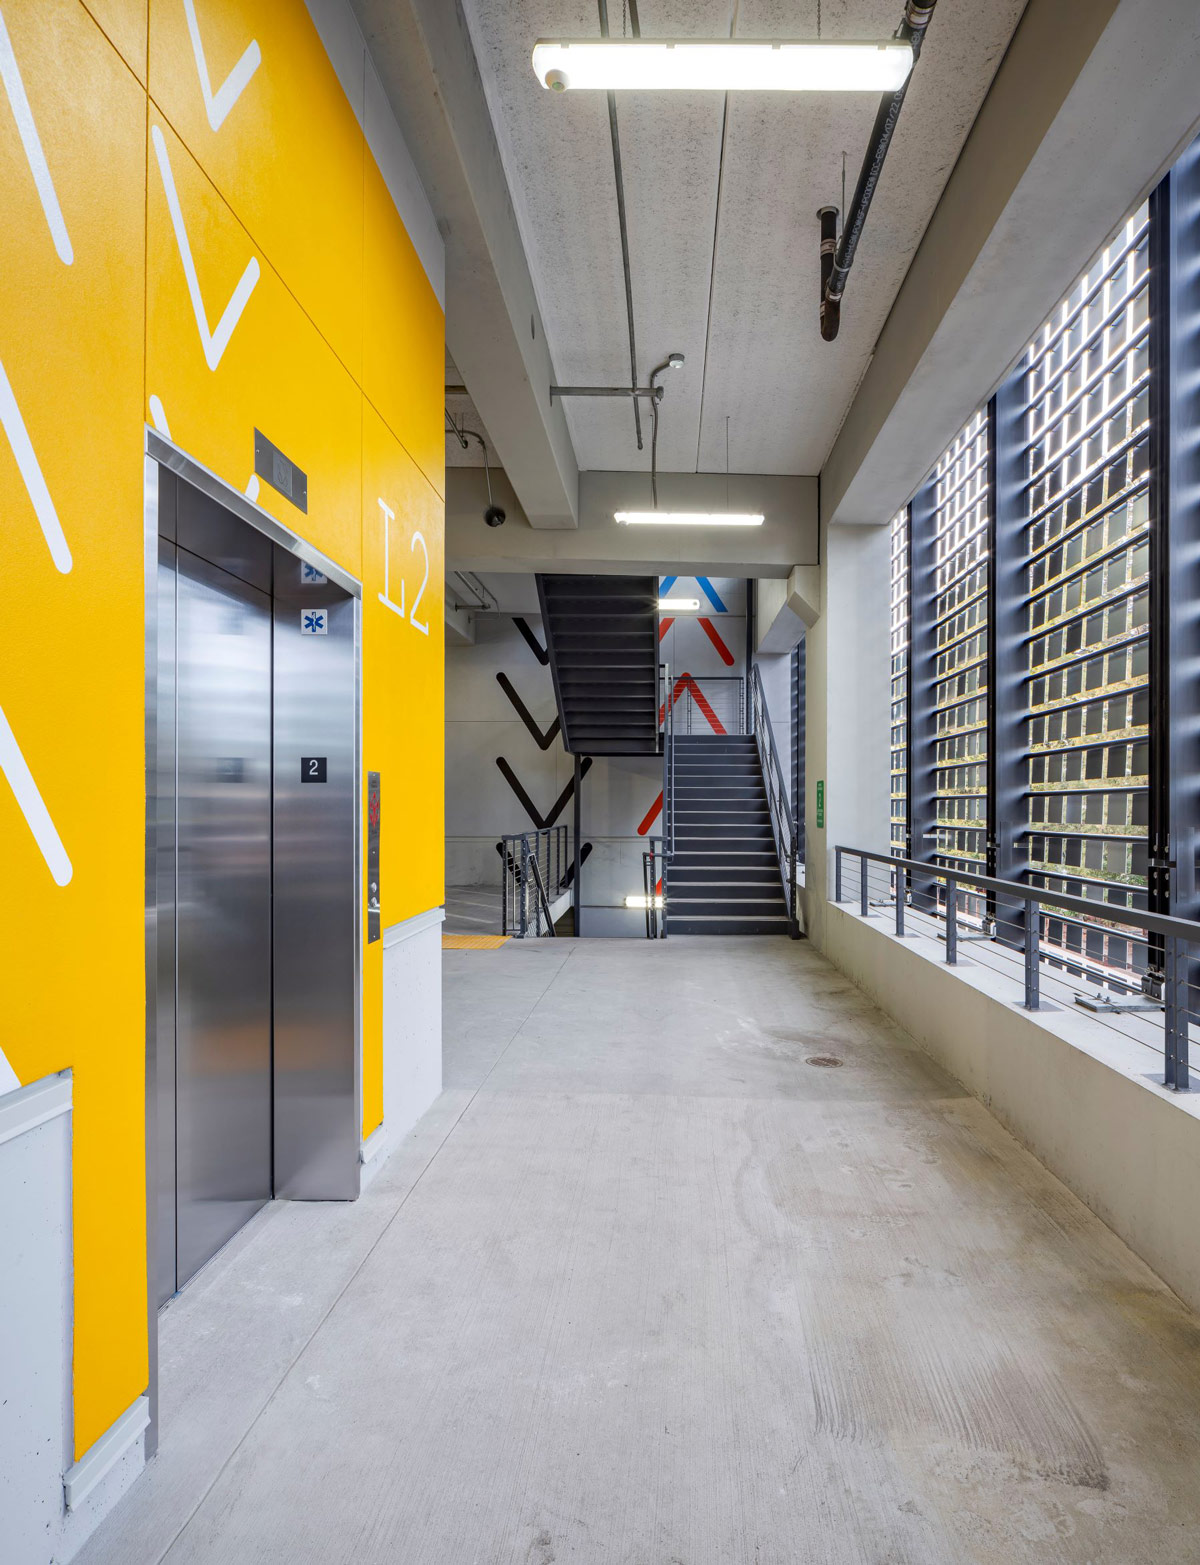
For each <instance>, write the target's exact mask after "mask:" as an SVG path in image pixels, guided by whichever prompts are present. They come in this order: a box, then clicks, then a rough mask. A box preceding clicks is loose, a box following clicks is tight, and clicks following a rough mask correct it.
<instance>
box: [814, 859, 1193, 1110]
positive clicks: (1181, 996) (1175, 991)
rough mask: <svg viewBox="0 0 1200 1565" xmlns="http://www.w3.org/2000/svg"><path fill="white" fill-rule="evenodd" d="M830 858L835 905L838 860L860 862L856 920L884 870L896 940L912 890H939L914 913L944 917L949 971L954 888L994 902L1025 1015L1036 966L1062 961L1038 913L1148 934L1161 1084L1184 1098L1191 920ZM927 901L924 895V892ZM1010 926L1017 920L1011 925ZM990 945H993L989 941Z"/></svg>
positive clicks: (973, 878) (1036, 984) (983, 880)
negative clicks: (1007, 916)
mask: <svg viewBox="0 0 1200 1565" xmlns="http://www.w3.org/2000/svg"><path fill="white" fill-rule="evenodd" d="M833 854H834V887H833V900H834V901H835V902H841V901H842V900H843V898H842V881H843V867H842V866H843V860H844V858H845V857H846V855H849V856H850V857H852V858H857V859H858V862H859V887H858V903H859V913H860V914H861V916H862V917H863V918H869V917H870V916H871V908H870V891H869V886H868V871H869V866H870V865H871V864H883V865H886V867H887V869H888V871H889V873H890V874H891V875H892V876H893V877H894V880H895V909H896V915H895V916H896V934H897V935H899V936H903V934H904V915H905V911H906V909H907V908H908V907H910V906H915V905H916V904H914V903H913V902H912V900H911V899H912V895H913V882H914V881H916V882H918V883H920V884H921V885H924V886H927V887H929V888H933V887H934V886H941V887H942V888H943V889H944V895H945V904H944V907H942V908H939V907H938V906H937V904H936V899H933V900H931V902H930V905H929V906H928V907H927V908H924V909H920V911H923V912H925V913H927V914H928V915H929V916H931V917H935V918H936V917H939V916H941V917H944V919H945V922H946V962H947V963H948V964H949V965H950V966H953V965H954V964H955V963H957V961H958V941H959V922H958V920H959V912H958V888H959V886H960V885H966V886H969V887H971V888H972V890H975V891H984V892H987V893H989V894H990V896H991V897H992V898H994V900H995V902H996V904H997V905H1001V904H1008V905H1009V906H1010V908H1012V909H1013V910H1014V911H1019V912H1021V913H1022V914H1023V917H1022V919H1021V923H1022V924H1023V926H1024V927H1023V931H1022V937H1021V944H1022V949H1023V954H1024V990H1025V994H1024V1002H1023V1003H1024V1006H1025V1009H1026V1010H1029V1011H1036V1010H1039V1009H1040V1008H1041V963H1042V958H1043V955H1044V954H1045V955H1046V956H1047V957H1049V958H1051V959H1058V960H1061V957H1060V956H1059V953H1058V952H1057V951H1056V950H1055V949H1054V948H1051V950H1050V951H1049V952H1047V953H1043V950H1042V911H1043V909H1045V908H1049V909H1051V910H1052V911H1055V912H1057V911H1063V912H1067V913H1074V914H1077V915H1083V916H1084V917H1085V918H1086V919H1087V920H1088V921H1089V922H1091V923H1092V924H1095V925H1098V926H1101V927H1104V926H1109V927H1111V926H1112V925H1114V924H1115V925H1118V926H1120V927H1122V928H1125V929H1140V930H1144V931H1146V933H1147V934H1153V935H1158V936H1159V937H1160V938H1161V939H1162V941H1163V947H1164V957H1165V961H1164V970H1165V976H1164V979H1163V985H1162V1002H1161V1003H1162V1010H1163V1080H1164V1084H1165V1085H1166V1086H1168V1087H1173V1088H1174V1089H1175V1090H1176V1091H1180V1092H1182V1091H1186V1090H1187V1089H1188V1087H1189V1085H1190V1064H1189V1059H1188V1025H1189V1022H1190V1020H1191V1012H1190V1008H1189V1004H1188V986H1189V967H1190V966H1192V965H1194V960H1195V959H1194V958H1192V957H1189V954H1188V952H1189V947H1191V946H1193V945H1196V944H1200V923H1198V922H1196V921H1195V920H1193V919H1190V918H1173V917H1171V916H1170V915H1169V914H1166V913H1150V912H1141V911H1139V910H1138V909H1136V908H1124V907H1113V906H1110V905H1109V904H1107V903H1105V904H1104V905H1103V906H1102V907H1098V906H1097V905H1096V903H1095V902H1091V901H1089V900H1088V899H1087V898H1086V897H1076V896H1071V895H1070V894H1069V893H1068V892H1058V891H1047V890H1044V889H1043V888H1042V887H1040V886H1036V887H1035V886H1030V885H1029V884H1027V883H1025V882H1022V881H1017V880H1000V879H997V877H996V876H994V875H983V874H979V873H977V872H976V871H974V870H964V869H950V868H949V867H948V866H946V865H944V864H940V863H939V864H932V863H928V862H924V861H922V860H918V859H908V858H903V857H901V856H900V855H898V854H894V853H880V852H875V851H873V850H871V849H869V848H852V847H848V846H846V845H844V844H839V845H838V846H836V847H835V848H834V850H833ZM926 895H929V893H928V892H927V893H926ZM1013 922H1014V924H1015V923H1016V920H1015V919H1014V920H1013ZM989 938H993V939H997V938H998V937H996V936H990V937H989Z"/></svg>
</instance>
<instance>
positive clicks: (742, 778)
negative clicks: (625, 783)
mask: <svg viewBox="0 0 1200 1565" xmlns="http://www.w3.org/2000/svg"><path fill="white" fill-rule="evenodd" d="M673 747H674V752H675V753H674V772H675V782H674V810H673V817H674V821H673V824H674V844H675V846H674V853H673V854H672V856H671V860H670V893H669V907H668V919H669V929H670V933H671V934H673V935H786V934H790V933H791V932H792V927H791V920H790V918H789V915H788V906H787V901H786V899H785V895H784V887H783V882H782V880H781V877H780V864H779V856H778V853H777V850H776V842H775V833H774V831H773V828H772V824H771V809H770V804H769V802H768V798H767V790H766V787H765V785H764V783H763V774H762V765H761V762H760V760H759V751H758V745H757V743H756V741H755V738H754V736H753V735H740V734H737V735H733V734H731V735H725V736H719V735H713V736H711V737H708V736H702V735H687V734H680V735H677V736H676V737H675V739H674V741H673Z"/></svg>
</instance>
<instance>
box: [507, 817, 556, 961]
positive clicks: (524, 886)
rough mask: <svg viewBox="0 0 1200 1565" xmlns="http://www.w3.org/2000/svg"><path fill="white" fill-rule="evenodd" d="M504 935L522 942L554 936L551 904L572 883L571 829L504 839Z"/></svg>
mask: <svg viewBox="0 0 1200 1565" xmlns="http://www.w3.org/2000/svg"><path fill="white" fill-rule="evenodd" d="M499 847H500V859H501V865H502V868H501V871H500V873H501V885H500V895H501V923H500V928H501V932H502V933H503V934H506V935H513V936H515V938H517V939H518V940H523V939H525V937H526V936H529V935H533V936H537V937H540V936H542V935H547V936H551V937H552V936H553V935H554V933H555V930H554V919H553V917H552V916H551V904H552V903H553V902H554V901H556V899H557V898H558V897H559V896H561V894H562V893H563V892H564V891H565V890H566V888H567V886H568V885H569V884H570V880H571V848H570V838H569V833H568V830H567V827H565V826H547V827H543V828H542V829H541V830H539V831H521V832H507V833H505V835H504V836H503V837H502V838H501V840H500V843H499Z"/></svg>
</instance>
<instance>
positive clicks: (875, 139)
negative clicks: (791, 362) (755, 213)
mask: <svg viewBox="0 0 1200 1565" xmlns="http://www.w3.org/2000/svg"><path fill="white" fill-rule="evenodd" d="M935 3H936V0H908V3H907V4H906V5H905V8H904V20H903V21H902V22H901V23H900V26H899V27H898V28H897V29H896V37H897V38H899V39H901V40H902V41H904V42H906V43H909V44H911V45H912V52H913V69H914V70H915V69H916V65H917V61H918V60H919V59H920V57H921V44H922V43H923V41H924V38H925V29H926V28H927V27H928V26H929V18H930V17H931V16H932V15H933V7H934V5H935ZM910 81H912V73H911V72H910V73H909V75H908V76H907V77H906V78H905V80H904V82H903V84H902V85H901V86H900V87H899V88H898V90H897V91H896V92H889V93H885V94H884V95H883V97H882V98H881V99H880V102H879V110H878V112H877V114H876V115H875V126H874V129H873V130H872V131H871V139H870V141H869V142H868V143H867V154H866V157H865V158H864V159H863V165H862V169H861V171H860V173H859V176H858V184H857V185H856V186H855V188H854V196H853V198H852V200H851V202H850V210H849V211H848V212H847V213H846V220H845V223H844V225H843V227H842V237H841V239H840V240H839V241H838V242H837V244H836V245H835V244H834V238H835V236H836V233H837V208H836V207H822V208H821V210H820V212H819V213H818V214H817V215H818V216H819V218H820V220H821V336H822V337H824V339H825V341H826V342H832V341H833V339H834V338H835V337H836V336H837V334H838V327H839V326H840V325H841V323H842V295H843V293H844V292H845V291H846V279H847V277H849V275H850V268H851V266H853V264H854V252H855V250H856V249H857V248H858V241H859V238H860V237H861V235H862V231H863V224H864V223H865V222H866V220H867V213H868V212H869V211H870V209H871V199H872V197H873V196H874V194H875V187H876V185H878V183H879V176H880V174H881V173H882V172H883V163H884V159H885V158H886V157H887V154H888V148H889V147H890V146H891V143H892V134H893V132H894V131H895V129H896V121H897V120H898V119H899V117H900V110H901V109H902V108H903V106H904V95H905V93H906V92H907V91H908V84H909V82H910Z"/></svg>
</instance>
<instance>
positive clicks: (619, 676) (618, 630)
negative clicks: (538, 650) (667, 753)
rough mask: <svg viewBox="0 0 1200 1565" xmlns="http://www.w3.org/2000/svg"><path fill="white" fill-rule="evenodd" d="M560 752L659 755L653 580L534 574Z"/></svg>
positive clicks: (656, 641)
mask: <svg viewBox="0 0 1200 1565" xmlns="http://www.w3.org/2000/svg"><path fill="white" fill-rule="evenodd" d="M537 586H538V598H539V600H540V603H541V609H542V626H543V629H544V631H545V635H546V646H547V650H548V651H549V653H550V671H551V673H552V674H553V676H554V694H555V699H556V701H557V703H558V714H559V719H560V721H561V724H562V738H563V747H564V748H565V749H566V750H567V751H568V752H569V753H570V754H573V755H655V754H657V753H658V748H659V739H658V578H657V577H656V576H539V577H538V579H537Z"/></svg>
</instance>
